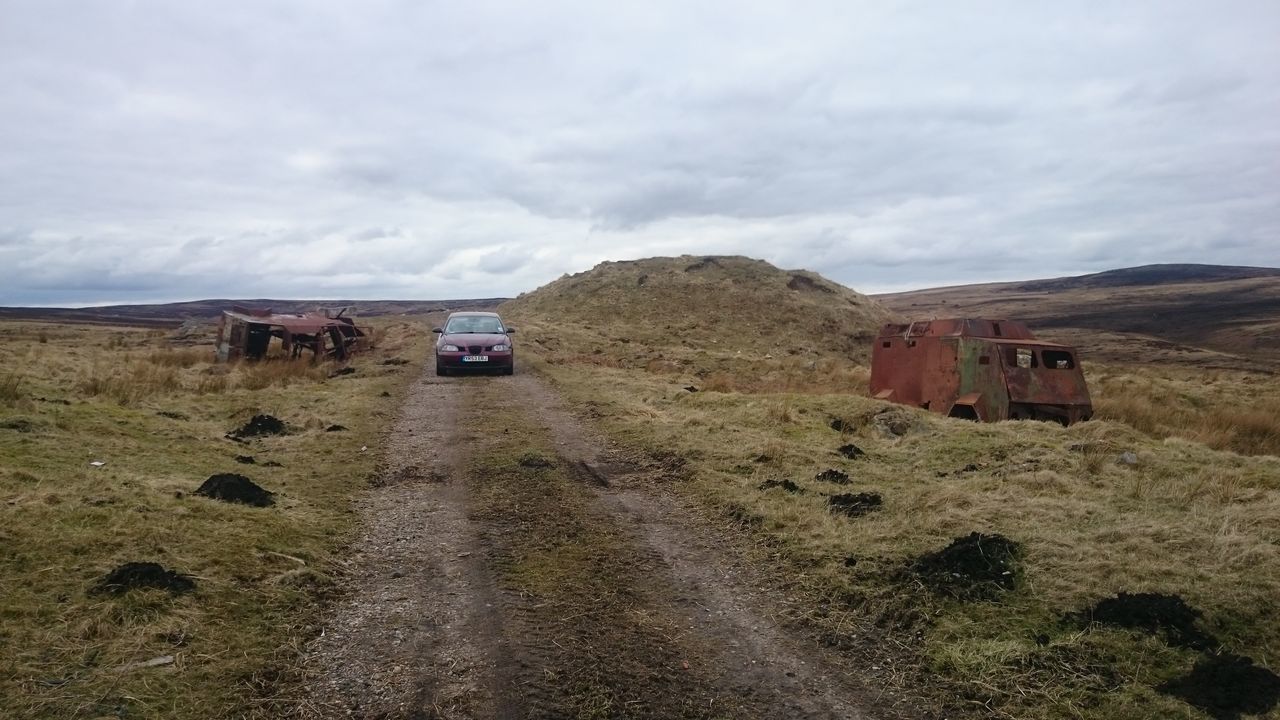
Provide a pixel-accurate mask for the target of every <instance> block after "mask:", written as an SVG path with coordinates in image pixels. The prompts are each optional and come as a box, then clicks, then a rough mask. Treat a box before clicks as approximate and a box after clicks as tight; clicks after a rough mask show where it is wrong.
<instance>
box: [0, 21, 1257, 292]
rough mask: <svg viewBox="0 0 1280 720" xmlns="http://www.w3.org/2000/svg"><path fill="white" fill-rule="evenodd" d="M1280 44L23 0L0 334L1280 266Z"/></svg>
mask: <svg viewBox="0 0 1280 720" xmlns="http://www.w3.org/2000/svg"><path fill="white" fill-rule="evenodd" d="M624 5H627V6H630V7H624ZM1278 38H1280V3H1277V2H1275V0H1257V1H1254V2H1231V1H1223V0H1214V1H1212V2H1211V1H1208V0H1206V1H1204V2H1180V1H1178V0H1159V1H1154V2H1141V1H1137V0H1134V1H1129V0H1126V2H1111V1H1107V2H1067V3H1062V2H1054V3H1050V2H1042V3H1040V2H1021V1H1017V2H1015V1H1014V0H1008V1H1007V2H1001V3H997V2H990V3H987V2H932V1H927V2H926V1H922V2H892V1H877V2H852V1H850V0H836V1H834V2H806V1H804V0H789V1H787V2H782V1H777V2H771V3H763V2H760V3H753V2H743V1H730V2H699V1H697V0H680V1H671V2H667V1H665V0H657V1H653V0H651V1H648V2H644V3H625V4H624V3H608V2H598V1H591V2H586V1H584V2H559V1H558V0H541V1H540V2H537V3H517V2H486V1H484V0H469V1H468V2H431V1H429V0H404V1H402V2H399V1H395V0H386V1H382V0H376V1H372V2H370V1H367V0H362V1H361V2H349V1H347V2H337V1H336V0H335V1H333V2H322V1H320V0H298V1H297V2H276V1H263V0H245V1H244V2H231V1H228V2H220V3H198V2H172V1H170V0H157V1H155V2H145V1H136V2H134V1H128V0H112V1H103V2H94V1H92V0H75V1H66V2H61V1H58V0H30V1H23V0H0V271H2V272H3V273H4V275H3V278H4V279H3V282H2V283H0V304H8V305H14V304H100V303H105V302H124V301H147V300H157V301H167V300H178V299H194V298H201V297H225V296H239V297H249V296H264V295H265V296H270V297H347V298H442V297H477V296H494V295H514V294H516V293H518V292H521V291H525V290H530V289H532V288H534V287H537V286H538V285H540V284H542V283H544V282H546V281H548V280H551V279H554V278H556V277H558V276H559V275H561V274H562V273H565V272H576V271H580V270H584V269H586V268H589V267H591V266H592V265H594V264H595V263H597V262H599V261H601V260H617V259H627V258H636V257H646V256H651V255H674V254H683V253H694V254H709V253H726V254H743V255H750V256H754V257H761V258H764V259H767V260H769V261H771V262H773V263H775V264H778V265H781V266H784V267H802V268H809V269H813V270H817V271H818V272H821V273H823V274H825V275H827V276H828V277H831V278H833V279H835V280H837V281H839V282H842V283H845V284H847V285H850V286H852V287H854V288H857V289H859V290H863V291H866V292H875V291H885V290H893V289H903V288H909V287H925V286H932V285H939V284H953V283H961V282H976V281H983V280H1001V279H1024V278H1033V277H1046V276H1056V275H1063V274H1073V273H1080V272H1090V271H1095V270H1101V269H1107V268H1114V267H1124V266H1131V265H1138V264H1145V263H1152V262H1210V263H1228V264H1250V265H1269V266H1277V265H1280V232H1278V231H1280V40H1278Z"/></svg>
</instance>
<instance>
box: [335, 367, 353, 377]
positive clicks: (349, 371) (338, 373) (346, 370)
mask: <svg viewBox="0 0 1280 720" xmlns="http://www.w3.org/2000/svg"><path fill="white" fill-rule="evenodd" d="M355 372H356V369H355V368H353V367H351V366H349V365H348V366H347V367H340V368H338V369H337V370H334V371H333V372H331V373H329V377H331V378H336V377H342V376H343V375H354V374H355Z"/></svg>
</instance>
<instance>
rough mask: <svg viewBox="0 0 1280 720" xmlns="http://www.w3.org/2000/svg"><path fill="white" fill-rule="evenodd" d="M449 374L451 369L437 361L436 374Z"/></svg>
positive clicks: (442, 375)
mask: <svg viewBox="0 0 1280 720" xmlns="http://www.w3.org/2000/svg"><path fill="white" fill-rule="evenodd" d="M448 374H449V371H448V370H446V369H445V367H444V366H443V365H441V364H440V363H436V375H439V376H441V377H444V376H446V375H448Z"/></svg>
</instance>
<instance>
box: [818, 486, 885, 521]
mask: <svg viewBox="0 0 1280 720" xmlns="http://www.w3.org/2000/svg"><path fill="white" fill-rule="evenodd" d="M883 504H884V500H883V499H882V498H881V497H880V493H873V492H863V493H846V494H844V495H832V496H831V497H829V498H827V509H828V510H830V511H831V512H833V513H836V514H838V515H848V516H849V517H862V516H863V515H866V514H867V513H870V512H874V511H876V510H879V509H880V506H881V505H883Z"/></svg>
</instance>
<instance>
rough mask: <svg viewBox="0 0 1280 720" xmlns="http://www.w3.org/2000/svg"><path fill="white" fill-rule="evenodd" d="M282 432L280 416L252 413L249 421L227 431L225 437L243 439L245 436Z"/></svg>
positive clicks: (282, 426)
mask: <svg viewBox="0 0 1280 720" xmlns="http://www.w3.org/2000/svg"><path fill="white" fill-rule="evenodd" d="M284 433H285V426H284V421H283V420H281V419H280V418H277V417H274V416H271V415H254V416H253V418H252V419H250V420H249V422H247V423H245V424H244V425H241V426H240V427H238V428H236V429H235V430H232V431H231V432H229V433H227V437H228V438H229V439H231V440H244V439H245V438H251V437H263V436H266V435H283V434H284Z"/></svg>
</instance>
